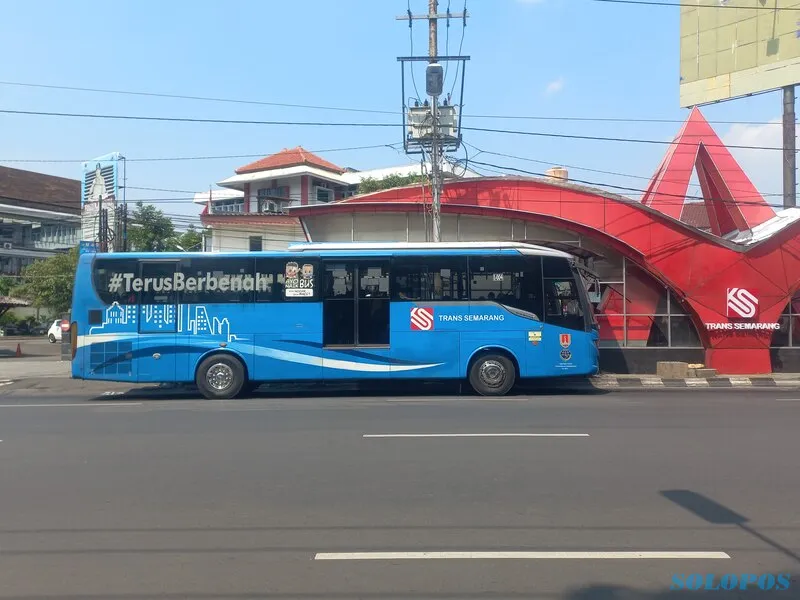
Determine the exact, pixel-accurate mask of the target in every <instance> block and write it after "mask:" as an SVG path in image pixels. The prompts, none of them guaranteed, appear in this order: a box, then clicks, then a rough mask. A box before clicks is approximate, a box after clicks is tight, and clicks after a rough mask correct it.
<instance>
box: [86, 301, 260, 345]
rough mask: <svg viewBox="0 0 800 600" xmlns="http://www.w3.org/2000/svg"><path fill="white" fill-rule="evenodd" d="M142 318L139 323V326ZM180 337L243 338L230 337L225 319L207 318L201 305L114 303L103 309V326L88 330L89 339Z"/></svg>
mask: <svg viewBox="0 0 800 600" xmlns="http://www.w3.org/2000/svg"><path fill="white" fill-rule="evenodd" d="M139 317H141V323H139ZM137 332H138V333H182V334H187V335H197V336H203V337H213V338H222V339H224V340H225V341H226V342H234V341H242V340H244V339H245V338H242V337H240V336H237V335H236V334H234V333H231V323H230V320H229V319H228V318H227V317H222V318H220V317H217V316H215V315H210V314H209V312H208V308H207V307H206V306H203V305H199V306H198V305H188V304H180V305H178V306H175V305H173V304H143V305H141V306H138V305H133V304H128V305H120V304H119V303H118V302H113V303H112V304H111V305H109V306H108V307H106V309H105V314H104V318H103V323H102V325H97V326H94V327H91V328H90V329H89V333H90V334H91V335H97V334H107V333H137Z"/></svg>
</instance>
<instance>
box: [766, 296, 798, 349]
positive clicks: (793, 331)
mask: <svg viewBox="0 0 800 600" xmlns="http://www.w3.org/2000/svg"><path fill="white" fill-rule="evenodd" d="M778 323H780V325H781V328H780V329H778V330H776V331H775V333H773V334H772V343H771V344H770V345H771V346H772V347H773V348H786V347H789V346H793V347H800V291H798V292H795V294H794V296H793V297H792V301H791V302H789V304H787V305H786V308H784V309H783V314H781V316H780V318H779V319H778Z"/></svg>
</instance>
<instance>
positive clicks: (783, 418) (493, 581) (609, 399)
mask: <svg viewBox="0 0 800 600" xmlns="http://www.w3.org/2000/svg"><path fill="white" fill-rule="evenodd" d="M51 385H52V386H55V384H53V383H51ZM52 389H53V388H44V389H38V390H37V389H36V388H35V386H34V387H28V388H26V389H20V390H14V389H13V388H9V389H8V390H6V391H3V392H2V393H1V394H0V439H1V440H2V442H0V598H2V599H3V600H8V599H18V600H51V599H52V600H55V599H67V600H73V599H74V600H78V599H80V600H87V599H88V600H134V599H143V600H153V599H158V598H169V599H178V598H181V599H183V598H186V599H191V598H197V599H202V600H208V599H212V598H213V599H216V598H219V599H230V600H244V599H250V598H253V599H255V598H268V599H284V598H286V599H288V598H302V599H318V598H319V599H323V598H333V599H351V598H392V599H405V598H437V599H445V598H447V599H454V600H455V599H472V598H515V599H521V598H526V599H527V598H566V599H573V600H585V599H589V598H592V599H604V600H605V599H611V598H614V599H616V598H625V599H633V598H636V599H648V600H663V599H666V598H684V597H687V598H693V597H702V598H705V597H707V596H708V597H710V598H733V597H743V598H755V597H759V598H760V597H767V598H800V580H798V578H797V574H798V573H800V508H799V506H800V505H799V504H798V498H800V468H798V456H800V437H799V436H798V429H800V395H798V394H797V393H796V392H794V393H787V392H780V391H769V390H763V391H757V392H750V391H742V392H735V391H730V390H725V391H694V390H692V391H689V390H682V391H676V392H668V391H661V392H658V391H644V392H619V393H612V394H593V395H576V396H572V395H567V394H563V395H559V396H548V395H540V396H517V397H513V398H510V399H506V400H485V399H482V398H475V397H466V398H464V397H461V398H459V397H447V396H432V397H430V396H401V397H393V396H388V395H385V396H378V397H372V396H359V397H352V396H340V397H333V398H294V399H292V398H281V397H276V396H271V397H262V398H256V399H252V400H244V401H227V402H211V401H205V400H199V399H195V398H187V397H185V396H182V397H180V398H176V399H167V398H164V397H163V396H161V397H159V398H158V399H150V398H148V396H147V395H139V396H135V397H133V398H132V399H127V398H126V397H125V396H113V395H109V396H106V397H105V399H103V400H97V399H95V400H92V401H90V400H89V399H88V397H89V395H90V394H87V393H85V392H82V391H81V390H80V389H79V388H71V389H66V388H65V391H64V392H63V393H60V394H58V393H55V392H53V391H52ZM397 434H403V435H404V436H407V435H413V436H416V435H420V434H425V435H427V436H428V437H383V436H386V435H397ZM439 434H448V437H435V436H438V435H439ZM454 434H456V435H454ZM458 434H462V435H463V434H470V435H468V436H460V435H458ZM475 434H480V435H475ZM484 434H493V435H492V436H490V437H484V436H483V435H484ZM497 434H505V435H502V436H498V435H497ZM508 434H513V435H508ZM532 434H536V435H532ZM540 434H547V435H546V436H542V435H540ZM576 434H581V435H576ZM365 436H377V437H365ZM431 436H434V437H431ZM634 552H643V553H659V554H656V555H644V557H641V555H640V557H638V558H634V555H632V554H631V553H634ZM684 552H699V553H703V554H701V555H684V554H681V553H684ZM385 553H403V554H401V555H396V554H391V555H388V556H387V555H386V554H385ZM420 553H422V554H420ZM424 553H438V554H424ZM473 553H487V554H473ZM618 553H623V554H618ZM675 553H678V554H675ZM694 573H698V574H702V575H704V576H705V575H706V574H717V575H723V574H726V573H732V574H736V575H737V577H740V576H741V575H742V574H747V573H752V574H755V575H761V574H765V573H772V574H776V575H777V574H778V573H788V574H791V575H792V578H793V579H792V581H791V587H790V589H789V590H788V591H785V592H776V591H774V590H773V591H770V592H760V591H758V590H757V589H756V591H755V592H739V591H737V592H726V591H723V590H718V591H707V592H706V591H702V590H700V591H686V590H679V591H670V585H671V583H672V581H673V580H672V577H673V575H675V574H686V575H689V574H694ZM715 581H717V582H718V581H719V580H718V579H717V580H715ZM754 586H755V584H750V587H754Z"/></svg>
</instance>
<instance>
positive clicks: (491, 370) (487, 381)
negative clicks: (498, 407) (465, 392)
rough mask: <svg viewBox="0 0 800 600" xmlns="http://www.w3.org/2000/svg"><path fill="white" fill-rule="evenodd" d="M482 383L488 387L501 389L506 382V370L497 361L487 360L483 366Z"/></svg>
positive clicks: (481, 371)
mask: <svg viewBox="0 0 800 600" xmlns="http://www.w3.org/2000/svg"><path fill="white" fill-rule="evenodd" d="M479 376H480V379H481V383H482V384H484V385H485V386H486V387H490V388H499V387H500V386H502V385H503V383H504V382H505V380H506V368H505V367H504V366H503V365H502V363H500V362H499V361H496V360H486V361H483V363H482V364H481V369H480V374H479Z"/></svg>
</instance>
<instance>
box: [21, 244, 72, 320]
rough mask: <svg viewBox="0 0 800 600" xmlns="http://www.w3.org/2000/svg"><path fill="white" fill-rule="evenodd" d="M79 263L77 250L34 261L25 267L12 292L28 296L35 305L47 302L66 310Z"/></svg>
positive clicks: (70, 302)
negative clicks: (19, 280) (17, 284)
mask: <svg viewBox="0 0 800 600" xmlns="http://www.w3.org/2000/svg"><path fill="white" fill-rule="evenodd" d="M77 266H78V250H77V249H75V248H73V249H72V250H70V251H69V252H67V253H65V254H56V255H55V256H51V257H50V258H46V259H44V260H39V261H36V262H35V263H33V264H31V265H29V266H27V267H25V270H24V271H23V272H22V279H21V283H20V285H19V286H17V287H16V288H14V289H13V290H11V295H12V296H19V297H21V298H25V299H26V300H30V301H31V303H32V304H33V305H34V306H46V307H49V308H52V309H53V310H54V311H55V312H56V313H58V314H61V313H64V312H67V311H68V310H69V308H70V306H71V305H72V285H73V282H74V280H75V269H76V267H77Z"/></svg>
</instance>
